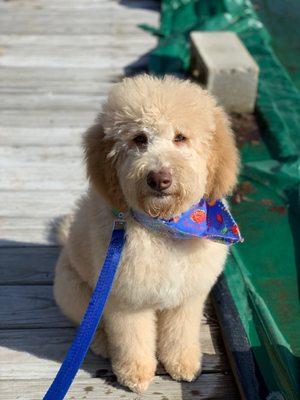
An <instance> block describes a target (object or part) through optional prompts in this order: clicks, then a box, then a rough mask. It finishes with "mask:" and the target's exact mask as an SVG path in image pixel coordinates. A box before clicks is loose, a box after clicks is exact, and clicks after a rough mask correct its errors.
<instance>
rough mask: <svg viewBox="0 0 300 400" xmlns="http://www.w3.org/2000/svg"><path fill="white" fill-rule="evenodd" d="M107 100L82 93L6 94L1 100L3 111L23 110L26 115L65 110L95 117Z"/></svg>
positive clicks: (98, 95) (100, 96)
mask: <svg viewBox="0 0 300 400" xmlns="http://www.w3.org/2000/svg"><path fill="white" fill-rule="evenodd" d="M105 99H106V95H103V94H102V95H101V94H99V93H96V94H93V95H92V94H84V93H80V95H78V96H74V95H73V94H69V95H68V94H64V93H63V94H62V93H54V92H50V93H45V92H43V93H38V94H31V93H25V94H23V93H19V94H18V96H16V95H15V93H11V94H9V93H6V95H5V96H3V98H2V100H1V105H0V109H1V110H22V112H24V113H26V112H27V111H28V110H33V111H37V110H44V109H46V110H49V111H55V110H61V109H64V110H65V111H66V112H67V111H68V110H70V111H71V112H73V113H74V114H75V113H76V111H77V110H79V111H85V110H87V111H90V112H92V111H94V117H96V115H97V113H98V112H99V111H100V106H101V103H103V102H104V100H105Z"/></svg>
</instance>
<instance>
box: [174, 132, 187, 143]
mask: <svg viewBox="0 0 300 400" xmlns="http://www.w3.org/2000/svg"><path fill="white" fill-rule="evenodd" d="M186 140H187V138H186V137H185V136H184V135H183V134H182V133H177V134H176V136H175V138H174V142H175V143H179V142H185V141H186Z"/></svg>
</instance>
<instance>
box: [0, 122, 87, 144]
mask: <svg viewBox="0 0 300 400" xmlns="http://www.w3.org/2000/svg"><path fill="white" fill-rule="evenodd" d="M91 122H92V121H91ZM84 132H85V128H83V127H82V128H80V127H63V128H58V127H53V128H43V127H36V128H28V127H26V126H25V127H23V126H20V127H13V126H9V127H7V126H6V127H0V146H1V148H3V147H4V146H5V147H13V148H18V147H23V146H25V147H26V148H27V147H35V148H36V147H38V146H45V147H47V148H48V147H49V146H54V145H55V146H59V147H63V146H66V147H69V146H80V145H81V142H82V136H83V133H84Z"/></svg>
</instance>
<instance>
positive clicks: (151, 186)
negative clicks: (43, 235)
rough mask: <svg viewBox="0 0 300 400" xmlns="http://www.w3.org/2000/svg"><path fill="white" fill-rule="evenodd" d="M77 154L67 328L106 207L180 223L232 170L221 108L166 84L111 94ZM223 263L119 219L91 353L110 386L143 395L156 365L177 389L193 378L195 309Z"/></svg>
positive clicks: (98, 260) (103, 232) (196, 92)
mask: <svg viewBox="0 0 300 400" xmlns="http://www.w3.org/2000/svg"><path fill="white" fill-rule="evenodd" d="M84 148H85V157H86V163H87V171H88V176H89V179H90V183H91V185H90V189H89V191H88V193H87V195H86V196H85V197H84V198H83V199H82V200H81V201H80V203H79V207H78V210H77V212H76V214H75V215H74V218H73V222H72V223H71V226H70V229H69V232H68V237H67V238H66V244H65V246H64V248H63V250H62V253H61V256H60V258H59V261H58V264H57V267H56V276H55V285H54V294H55V299H56V301H57V303H58V305H59V306H60V308H61V309H62V311H63V312H64V314H66V315H67V316H68V317H69V318H70V319H71V320H72V321H74V322H75V323H77V324H78V323H79V322H80V320H81V318H82V316H83V313H84V311H85V309H86V307H87V304H88V301H89V297H90V295H91V292H92V290H93V288H94V286H95V284H96V281H97V278H98V275H99V268H100V267H101V265H102V262H103V260H104V257H105V254H106V250H107V247H108V243H109V239H110V235H111V231H112V225H113V220H114V216H113V213H112V209H113V208H117V209H118V210H122V211H125V212H126V210H128V209H130V208H133V209H138V210H141V211H143V212H145V213H147V214H149V215H151V216H160V217H171V216H174V215H178V214H181V213H182V212H183V211H186V210H187V209H188V208H189V207H190V206H191V205H193V204H195V203H196V202H197V201H199V199H201V198H202V197H203V196H205V197H206V198H209V199H217V198H221V197H222V196H225V195H226V194H228V193H229V192H230V191H231V190H232V188H233V187H234V185H235V183H236V177H237V171H238V164H239V158H238V153H237V150H236V146H235V142H234V137H233V134H232V132H231V130H230V127H229V123H228V120H227V117H226V116H225V114H224V112H223V111H222V109H221V108H220V107H218V106H217V105H216V103H215V101H214V99H212V98H211V97H210V96H209V95H208V94H207V92H206V91H204V90H202V89H201V88H200V87H199V86H198V85H196V84H193V83H191V82H189V81H182V80H179V79H176V78H171V77H166V78H164V79H158V78H155V77H151V76H147V75H141V76H137V77H135V78H128V79H124V80H123V81H122V82H121V83H118V84H116V85H114V86H113V88H112V90H111V91H110V93H109V95H108V99H107V101H106V103H105V104H104V106H103V110H102V112H101V114H100V116H99V118H98V119H97V121H96V123H95V124H94V126H92V127H91V128H90V129H89V130H88V131H87V133H86V134H85V137H84ZM65 230H66V227H65ZM61 234H63V232H61ZM226 254H227V247H226V246H225V245H223V244H219V243H215V242H212V241H210V240H207V239H199V238H195V239H190V240H179V239H172V238H169V237H165V236H164V237H162V236H161V235H160V234H158V233H154V232H152V231H149V230H147V229H146V228H144V227H143V226H142V225H140V224H139V223H138V222H136V221H135V220H134V219H133V218H132V217H131V216H130V215H129V214H128V216H127V223H126V245H125V249H124V252H123V256H122V260H121V264H120V266H119V270H118V273H117V277H116V280H115V283H114V287H113V290H112V293H111V295H110V298H109V300H108V303H107V306H106V309H105V313H104V317H103V322H102V323H101V326H100V327H99V329H98V331H97V334H96V337H95V339H94V342H93V345H92V349H93V351H94V352H95V353H96V354H99V355H102V356H104V357H107V356H109V357H110V358H111V362H112V368H113V370H114V372H115V374H116V376H117V378H118V381H119V382H120V383H121V384H123V385H126V386H128V387H129V388H130V389H132V390H133V391H136V392H143V391H144V390H146V388H147V387H148V385H149V382H150V381H151V379H152V378H153V376H154V374H155V369H156V364H157V359H159V360H160V361H161V362H162V363H163V365H164V367H165V369H166V370H167V371H168V373H169V374H170V375H171V376H172V377H173V378H174V379H176V380H185V381H192V380H193V379H194V378H195V377H196V376H197V374H198V373H199V370H200V366H201V347H200V337H199V335H200V320H201V315H202V310H203V305H204V302H205V299H206V297H207V295H208V293H209V291H210V289H211V287H212V286H213V284H214V283H215V281H216V279H217V277H218V275H219V274H220V272H221V270H222V268H223V265H224V262H225V258H226Z"/></svg>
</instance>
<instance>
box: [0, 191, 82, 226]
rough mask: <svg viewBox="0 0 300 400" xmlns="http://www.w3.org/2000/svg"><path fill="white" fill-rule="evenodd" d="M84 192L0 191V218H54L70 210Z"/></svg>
mask: <svg viewBox="0 0 300 400" xmlns="http://www.w3.org/2000/svg"><path fill="white" fill-rule="evenodd" d="M83 194H84V192H83V191H82V189H81V188H80V189H79V190H77V191H72V192H71V191H55V192H50V191H38V192H36V193H35V195H34V196H33V193H32V191H18V192H17V193H16V192H13V191H0V198H1V201H0V220H1V219H2V218H5V219H7V218H14V219H15V218H32V219H34V220H35V221H36V220H37V219H39V218H46V219H49V218H55V217H58V216H60V215H62V214H65V213H69V212H71V211H72V210H73V209H74V208H75V205H76V202H77V200H78V199H79V198H80V197H81V195H83Z"/></svg>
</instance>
